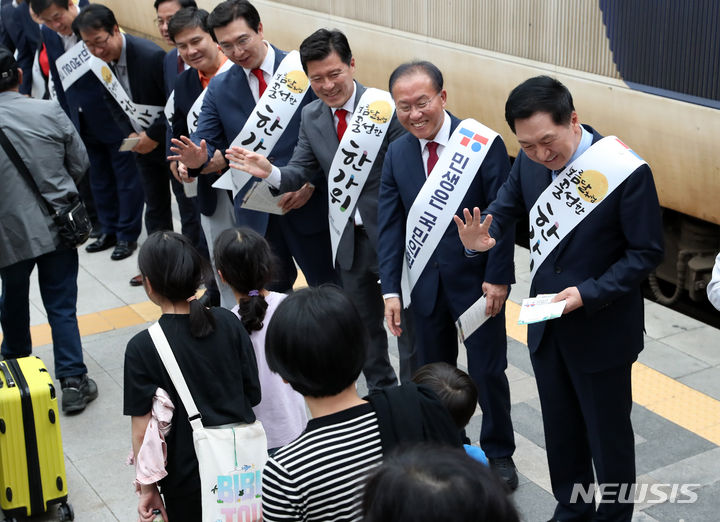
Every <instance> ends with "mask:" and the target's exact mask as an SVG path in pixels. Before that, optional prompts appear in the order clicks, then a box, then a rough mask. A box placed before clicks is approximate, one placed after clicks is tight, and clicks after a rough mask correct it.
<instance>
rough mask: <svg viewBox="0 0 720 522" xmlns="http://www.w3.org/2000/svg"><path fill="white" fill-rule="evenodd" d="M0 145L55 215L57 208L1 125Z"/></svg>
mask: <svg viewBox="0 0 720 522" xmlns="http://www.w3.org/2000/svg"><path fill="white" fill-rule="evenodd" d="M0 145H2V148H3V149H5V153H6V154H7V155H8V158H10V161H12V162H13V165H15V168H16V169H17V170H18V172H20V174H22V176H23V177H24V178H25V181H27V183H28V185H30V189H31V190H32V191H33V192H34V193H35V195H36V196H37V197H38V198H40V200H41V201H42V202H43V203H45V207H46V208H47V211H48V215H50V216H54V215H55V209H53V208H52V206H51V205H50V203H48V201H47V200H46V199H45V198H44V197H43V195H42V192H40V189H39V188H38V186H37V183H35V179H34V178H33V177H32V174H30V171H29V170H28V168H27V165H25V162H24V161H23V160H22V158H21V157H20V154H18V151H17V150H16V149H15V147H14V146H13V144H12V142H10V139H9V138H8V137H7V134H5V131H4V130H3V129H2V127H0Z"/></svg>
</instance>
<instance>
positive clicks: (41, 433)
mask: <svg viewBox="0 0 720 522" xmlns="http://www.w3.org/2000/svg"><path fill="white" fill-rule="evenodd" d="M54 504H59V507H58V518H59V519H60V520H61V521H64V520H73V518H74V514H73V511H72V507H71V506H70V504H68V503H67V480H66V478H65V460H64V457H63V449H62V438H61V435H60V416H59V415H58V401H57V396H56V393H55V386H53V383H52V379H51V377H50V374H49V373H48V371H47V369H46V368H45V365H44V364H43V362H42V361H41V360H40V359H39V358H37V357H23V358H20V359H9V360H5V361H0V508H2V510H3V511H4V513H5V516H6V517H16V516H30V515H36V514H38V513H44V512H46V511H48V509H50V507H51V506H52V505H54Z"/></svg>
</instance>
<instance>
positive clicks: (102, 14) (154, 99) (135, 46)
mask: <svg viewBox="0 0 720 522" xmlns="http://www.w3.org/2000/svg"><path fill="white" fill-rule="evenodd" d="M72 27H73V31H75V33H76V34H79V35H80V37H81V38H82V39H83V41H84V42H85V44H86V45H87V47H88V50H89V51H90V52H91V53H92V54H93V55H95V56H96V57H97V58H100V59H101V60H103V61H104V62H106V63H108V64H110V67H111V68H112V69H113V70H114V72H115V75H116V76H117V78H118V81H119V82H120V84H121V85H122V87H123V88H124V90H125V92H126V93H127V95H128V97H129V98H130V99H131V100H132V102H134V103H136V104H142V105H149V106H155V107H164V106H165V102H166V100H165V87H164V82H163V59H164V57H165V52H164V51H163V50H162V49H161V48H160V47H158V46H157V45H155V44H154V43H152V42H149V41H148V40H144V39H142V38H137V37H135V36H132V35H126V34H123V33H121V32H120V29H119V27H118V25H117V21H116V20H115V15H114V14H113V12H112V11H111V10H110V9H108V8H107V7H105V6H103V5H99V4H93V5H90V6H88V7H87V8H85V9H83V10H82V11H81V12H80V13H79V14H78V16H77V17H76V18H75V20H74V21H73V26H72ZM105 99H106V102H107V105H108V107H109V109H110V111H111V112H112V115H113V117H114V118H115V121H116V122H117V124H118V125H119V126H120V128H121V129H122V130H123V132H124V133H125V135H126V136H127V137H128V138H139V140H140V141H139V143H137V144H136V145H135V147H134V148H133V149H132V150H133V152H135V153H136V161H137V165H138V169H139V171H140V176H141V180H142V182H143V189H144V191H145V203H146V210H145V227H146V229H147V232H148V234H151V233H153V232H155V231H157V230H172V228H173V226H172V213H171V208H170V182H171V181H174V183H173V191H174V192H175V197H176V199H177V201H178V207H179V210H180V218H181V221H182V223H183V234H184V235H186V236H187V237H188V238H189V239H190V240H191V241H192V242H193V244H195V245H197V246H200V241H201V239H202V236H201V232H200V217H199V211H198V208H197V204H196V202H194V201H192V200H191V199H189V198H187V197H185V194H184V193H183V189H182V185H181V184H180V183H179V182H177V180H174V178H172V175H171V174H170V169H169V167H168V164H167V161H166V159H165V147H164V143H165V136H166V132H167V129H166V124H165V116H164V114H162V113H160V114H159V115H158V116H157V117H156V118H155V119H154V120H153V121H151V122H149V124H148V125H140V124H139V123H138V122H136V121H134V120H132V119H131V118H130V117H129V116H128V115H127V114H126V113H125V112H124V111H123V109H122V108H121V107H120V105H118V103H117V102H116V101H115V99H114V98H113V97H112V96H111V95H110V93H109V92H108V93H107V94H106V96H105ZM158 145H160V146H158ZM136 247H137V244H136V243H135V242H121V241H120V240H118V245H117V246H116V247H115V251H116V252H117V251H118V250H119V249H121V250H122V254H123V256H124V257H127V256H129V255H131V254H132V252H133V251H134V250H135V248H136Z"/></svg>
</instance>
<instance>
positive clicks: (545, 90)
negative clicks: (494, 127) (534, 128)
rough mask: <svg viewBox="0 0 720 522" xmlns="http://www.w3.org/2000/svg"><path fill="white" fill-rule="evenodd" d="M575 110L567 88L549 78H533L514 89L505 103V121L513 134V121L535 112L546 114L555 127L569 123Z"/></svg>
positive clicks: (527, 116) (525, 117)
mask: <svg viewBox="0 0 720 522" xmlns="http://www.w3.org/2000/svg"><path fill="white" fill-rule="evenodd" d="M574 110H575V106H574V105H573V99H572V95H571V94H570V91H569V90H568V88H567V87H565V86H564V85H563V84H562V83H560V82H559V81H557V80H556V79H555V78H550V77H549V76H535V77H534V78H530V79H528V80H525V81H524V82H523V83H521V84H520V85H518V86H517V87H515V88H514V89H513V90H512V91H511V92H510V96H508V99H507V102H505V121H507V124H508V125H509V126H510V130H512V131H513V133H514V132H515V120H524V119H527V118H529V117H530V116H532V115H533V114H535V113H536V112H546V113H548V114H549V115H550V116H551V117H552V120H553V122H554V123H555V125H567V124H568V123H570V119H571V118H572V113H573V111H574Z"/></svg>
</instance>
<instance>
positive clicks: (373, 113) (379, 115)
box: [368, 100, 393, 123]
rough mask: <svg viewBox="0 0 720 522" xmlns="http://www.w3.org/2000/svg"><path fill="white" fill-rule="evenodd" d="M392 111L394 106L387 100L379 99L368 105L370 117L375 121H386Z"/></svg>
mask: <svg viewBox="0 0 720 522" xmlns="http://www.w3.org/2000/svg"><path fill="white" fill-rule="evenodd" d="M392 112H393V109H392V106H391V105H390V104H389V103H388V102H386V101H385V100H377V101H374V102H371V103H370V105H368V117H369V118H370V119H371V120H372V121H374V122H375V123H386V122H387V121H388V120H389V119H390V117H391V116H392Z"/></svg>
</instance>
